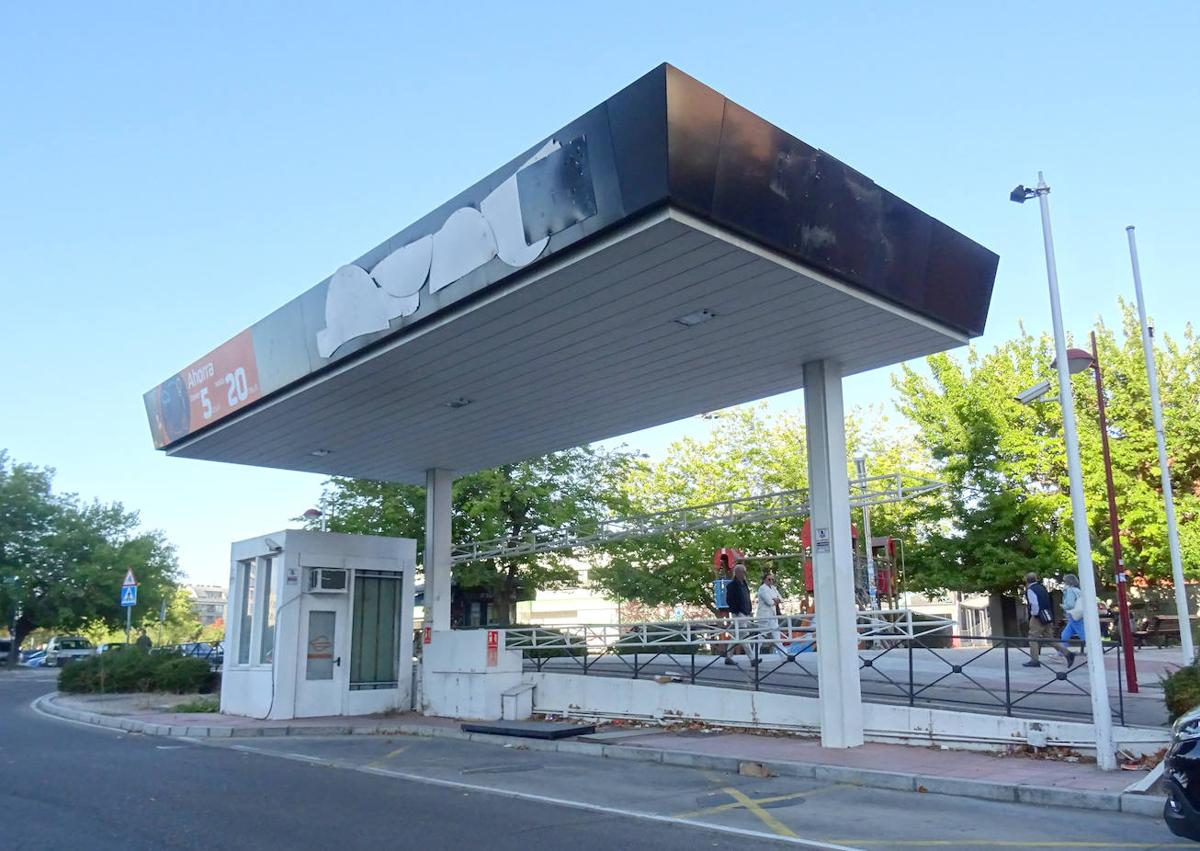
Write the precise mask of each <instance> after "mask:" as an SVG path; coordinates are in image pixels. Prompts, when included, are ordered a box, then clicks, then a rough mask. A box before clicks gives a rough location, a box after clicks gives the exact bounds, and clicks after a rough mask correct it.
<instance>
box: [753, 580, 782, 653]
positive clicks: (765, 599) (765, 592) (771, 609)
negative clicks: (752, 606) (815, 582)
mask: <svg viewBox="0 0 1200 851" xmlns="http://www.w3.org/2000/svg"><path fill="white" fill-rule="evenodd" d="M755 596H756V597H757V599H758V606H757V609H756V611H755V612H754V618H755V623H756V625H757V626H758V628H759V629H761V630H762V631H763V638H767V639H770V640H772V641H774V644H775V648H776V649H777V650H778V651H779V652H780V653H787V649H786V648H785V647H784V646H783V645H782V644H781V643H780V642H779V615H780V614H782V612H781V611H780V606H781V604H782V603H783V598H782V597H780V596H779V589H778V588H776V587H775V575H774V574H773V573H771V572H770V571H769V570H768V571H767V572H766V573H764V574H763V581H762V585H759V586H758V593H757V594H756V595H755Z"/></svg>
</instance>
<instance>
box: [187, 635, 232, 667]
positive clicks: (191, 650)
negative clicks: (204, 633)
mask: <svg viewBox="0 0 1200 851" xmlns="http://www.w3.org/2000/svg"><path fill="white" fill-rule="evenodd" d="M179 652H180V653H182V654H183V655H184V656H195V657H196V658H197V659H206V660H208V663H209V664H210V665H212V668H213V670H214V671H215V670H217V669H219V668H220V667H221V664H222V663H223V662H224V661H225V645H224V643H223V642H220V641H214V642H212V643H211V644H210V643H209V642H207V641H193V642H191V643H189V644H181V645H179Z"/></svg>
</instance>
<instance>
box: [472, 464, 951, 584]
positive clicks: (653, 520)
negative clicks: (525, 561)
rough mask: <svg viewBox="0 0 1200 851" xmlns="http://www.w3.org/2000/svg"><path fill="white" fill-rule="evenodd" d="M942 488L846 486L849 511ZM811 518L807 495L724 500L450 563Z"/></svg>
mask: <svg viewBox="0 0 1200 851" xmlns="http://www.w3.org/2000/svg"><path fill="white" fill-rule="evenodd" d="M943 487H945V485H944V484H943V483H942V482H937V481H934V480H933V479H925V478H921V477H920V476H911V475H908V474H907V473H889V474H887V475H882V476H868V477H867V478H865V479H852V480H851V481H850V507H851V508H862V507H863V506H875V505H888V504H890V503H895V502H903V501H904V500H906V499H912V498H913V497H917V496H922V495H924V494H928V493H932V492H934V491H936V490H939V489H941V488H943ZM808 513H809V502H808V491H806V490H789V491H776V492H775V493H768V494H762V495H761V496H748V497H743V498H740V499H727V500H722V501H721V502H710V503H706V504H704V505H689V506H685V507H684V508H673V509H670V510H668V511H658V512H655V513H653V514H642V515H637V516H634V517H620V518H613V519H610V520H601V521H598V522H596V523H591V524H588V525H586V526H567V527H565V528H561V529H546V530H541V531H536V532H531V533H530V534H528V535H524V536H522V537H520V538H497V539H494V540H490V541H472V542H470V543H466V544H457V545H455V546H454V548H453V549H452V550H451V553H450V562H451V563H452V564H465V563H468V562H473V561H484V560H486V559H493V558H513V557H517V556H528V555H536V554H538V553H549V552H559V551H562V550H573V549H582V548H587V547H596V546H602V545H604V544H611V543H616V542H618V541H624V540H629V539H632V538H651V537H655V536H658V535H669V534H671V533H673V532H690V531H694V530H698V529H711V528H714V527H718V526H744V525H748V524H752V523H763V522H767V521H770V520H781V519H783V518H786V517H803V516H806V515H807V514H808Z"/></svg>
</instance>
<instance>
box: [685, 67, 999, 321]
mask: <svg viewBox="0 0 1200 851" xmlns="http://www.w3.org/2000/svg"><path fill="white" fill-rule="evenodd" d="M665 73H666V85H667V101H668V106H667V115H668V129H667V133H668V148H669V150H670V154H671V159H670V166H669V169H670V196H671V201H672V203H673V204H676V205H678V206H680V207H683V208H684V209H687V210H689V211H691V212H693V213H696V214H698V215H700V216H701V217H703V218H705V219H709V220H711V221H712V222H714V223H716V224H720V225H724V226H725V227H727V228H729V229H730V230H732V231H734V232H735V233H740V234H742V235H744V236H746V237H748V238H750V239H752V240H754V241H755V242H758V243H759V244H761V245H764V246H767V247H769V248H773V249H775V250H777V251H780V252H782V253H783V254H785V255H786V256H788V257H790V258H792V259H794V260H796V261H797V262H800V263H803V264H805V265H808V266H812V267H814V268H816V269H820V270H822V271H824V272H828V273H829V274H831V275H833V276H834V277H836V278H839V279H842V280H844V281H846V282H848V283H851V284H854V285H857V286H858V287H860V288H862V289H863V290H866V291H867V292H870V293H873V294H875V295H878V296H881V297H883V298H886V299H888V300H889V301H892V302H894V303H895V304H898V305H901V306H903V307H907V308H909V309H911V310H915V311H916V312H918V313H920V314H922V315H924V316H927V317H929V318H931V319H935V320H937V321H938V322H942V323H945V324H947V325H950V326H951V327H954V328H957V329H959V330H962V331H965V332H967V333H968V334H971V335H978V334H981V333H983V328H984V322H985V320H986V318H987V308H988V302H989V301H990V298H991V288H992V281H993V279H994V278H995V273H996V264H997V257H996V255H994V254H992V253H991V252H990V251H987V250H986V249H984V248H982V246H979V245H978V244H976V243H974V242H972V241H971V240H970V239H967V238H966V237H965V236H963V235H961V234H959V233H956V232H955V231H952V230H950V229H949V228H947V227H945V225H942V224H941V223H940V222H938V221H937V220H936V219H933V218H932V217H930V216H928V215H926V214H925V213H922V212H921V211H920V210H918V209H917V208H915V207H913V206H912V205H911V204H908V203H907V202H905V201H904V200H902V199H900V198H898V197H896V196H895V195H894V194H892V193H891V192H888V191H887V190H885V189H883V188H882V187H880V186H879V185H878V184H876V183H875V182H874V181H873V180H871V179H870V178H868V177H866V176H865V175H863V174H860V173H859V172H857V171H855V170H854V169H852V168H850V167H849V166H847V165H846V164H845V163H842V162H840V161H839V160H837V159H836V158H834V157H832V156H830V155H829V154H827V153H825V152H824V151H821V150H818V149H816V148H813V147H812V146H811V145H807V144H805V143H804V142H802V141H800V140H799V139H797V138H795V137H794V136H791V135H789V134H788V133H785V132H784V131H783V130H780V129H779V128H778V127H775V126H774V125H772V124H770V123H769V122H767V121H764V120H763V119H762V118H759V117H758V116H757V115H755V114H753V113H752V112H750V111H748V110H746V109H744V108H743V107H740V106H738V105H737V104H735V103H733V102H732V101H729V100H727V99H726V98H724V97H722V96H721V95H719V94H718V93H716V92H714V91H712V90H711V89H709V88H707V87H706V86H704V85H702V84H701V83H698V82H697V81H695V80H693V79H692V78H690V77H688V76H687V75H686V74H683V73H682V72H680V71H677V70H676V69H674V68H667V69H666V71H665ZM935 255H936V256H935Z"/></svg>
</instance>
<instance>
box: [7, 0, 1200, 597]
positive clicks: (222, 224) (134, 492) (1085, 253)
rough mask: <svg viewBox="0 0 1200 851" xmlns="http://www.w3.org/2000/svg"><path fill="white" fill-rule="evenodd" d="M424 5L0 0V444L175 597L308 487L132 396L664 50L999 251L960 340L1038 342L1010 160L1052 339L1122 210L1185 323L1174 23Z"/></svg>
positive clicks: (1114, 251)
mask: <svg viewBox="0 0 1200 851" xmlns="http://www.w3.org/2000/svg"><path fill="white" fill-rule="evenodd" d="M438 5H441V4H420V5H417V4H412V5H404V4H400V3H378V4H373V3H356V2H347V3H341V4H332V3H321V4H317V3H295V2H289V3H270V2H255V3H241V2H171V3H150V2H145V3H108V4H105V3H83V2H77V3H74V4H39V3H30V4H5V5H4V7H3V10H0V80H3V81H4V84H3V86H0V287H2V295H3V307H2V308H0V330H2V333H0V358H2V363H3V368H2V369H0V447H6V448H7V449H8V450H9V452H10V453H11V454H12V455H13V456H14V457H15V458H17V459H19V460H23V461H30V462H35V463H39V464H47V465H52V466H54V467H56V468H57V469H58V471H59V472H58V480H57V481H58V485H59V486H60V487H61V488H63V489H67V490H73V491H77V492H79V493H80V494H82V495H84V496H86V497H93V496H98V497H101V498H104V499H116V500H121V501H122V502H124V503H125V504H126V505H127V506H129V507H132V508H136V509H139V510H140V511H141V512H142V517H143V519H144V521H145V523H146V524H147V525H148V526H150V527H156V528H161V529H163V530H164V531H165V532H166V533H167V535H168V536H169V537H170V539H171V540H172V541H174V542H175V543H176V544H177V545H178V547H179V552H180V557H181V563H182V565H183V567H184V569H185V570H186V571H187V573H188V574H189V575H191V576H192V577H194V578H195V579H196V580H200V581H210V582H223V581H224V580H225V576H226V573H227V570H228V552H229V550H228V547H229V542H230V541H231V540H235V539H238V538H243V537H249V536H251V535H255V534H259V533H263V532H266V531H269V530H274V529H276V528H280V527H283V526H285V525H287V519H288V518H289V517H292V516H295V515H296V514H298V513H299V512H301V511H303V510H304V509H305V508H307V507H309V506H310V505H311V504H312V503H313V502H314V501H315V499H316V496H317V494H318V492H319V485H320V479H319V478H317V477H312V476H306V475H301V474H293V473H284V472H278V471H269V470H255V469H250V468H240V467H233V466H228V465H223V464H212V463H205V462H196V461H185V460H177V459H169V458H166V457H165V456H162V455H161V454H159V453H156V452H155V451H154V450H153V449H152V448H151V442H150V434H149V431H148V429H147V425H146V421H145V415H144V411H143V408H142V403H141V394H142V392H143V391H145V390H146V389H148V388H149V387H151V386H152V385H154V384H156V383H158V382H159V381H161V380H163V379H164V378H166V377H167V376H169V375H170V374H171V373H173V372H175V371H176V370H178V369H180V368H182V367H183V366H184V365H186V364H187V363H189V362H190V361H192V360H193V359H194V358H195V357H197V356H199V355H201V354H203V353H204V352H206V351H208V350H210V349H211V348H212V347H213V346H214V345H216V344H217V343H219V342H221V341H223V340H225V339H227V338H228V337H230V336H232V335H233V334H235V333H237V332H238V331H240V330H242V329H243V328H245V327H247V326H248V325H249V324H250V323H251V322H253V321H255V320H256V319H258V318H260V317H262V316H264V315H265V314H266V313H268V312H269V311H271V310H272V309H274V308H275V307H277V306H279V305H281V304H282V303H284V302H285V301H286V300H288V299H289V298H291V297H292V296H294V295H296V294H298V293H300V292H301V291H302V290H304V289H306V288H307V287H309V286H311V285H312V284H313V283H315V282H316V281H318V280H320V279H321V278H322V277H324V276H325V275H327V274H329V273H330V272H331V271H332V270H333V269H335V268H336V267H337V266H339V265H341V264H342V263H344V262H346V261H347V260H349V259H351V258H353V257H356V256H358V255H359V254H360V253H362V252H363V251H364V250H366V249H367V248H370V247H371V246H373V245H375V244H376V243H377V242H379V241H380V240H381V239H383V238H385V237H388V236H390V235H391V234H393V233H394V232H396V231H397V230H399V229H400V228H401V227H402V226H403V225H406V224H407V223H409V222H410V221H412V220H413V219H415V218H417V217H418V216H420V215H422V214H424V213H425V212H427V211H429V210H430V209H432V208H433V207H434V206H436V205H437V204H439V203H441V202H442V201H444V200H445V199H447V198H448V197H450V196H452V195H453V194H455V193H456V192H458V191H459V190H461V189H463V188H465V187H467V186H469V185H470V184H472V183H474V182H475V181H476V180H477V179H478V178H480V177H482V176H484V175H485V174H487V173H489V172H490V171H491V170H493V169H494V168H495V167H497V166H498V165H500V164H502V163H504V162H506V161H507V160H508V159H509V158H510V157H512V156H514V155H515V154H517V153H519V152H520V151H522V150H524V149H525V148H526V147H528V146H529V145H531V144H533V143H534V142H536V141H537V140H538V139H540V138H542V137H544V136H545V135H546V134H548V133H550V132H552V131H553V130H555V129H556V128H558V127H559V126H561V125H562V124H564V123H566V122H567V121H569V120H571V119H573V118H575V117H576V116H577V115H579V114H581V113H582V112H584V111H585V110H587V109H589V108H590V107H592V106H594V105H595V104H597V103H599V102H600V101H602V100H604V99H605V98H607V97H608V96H609V95H611V94H612V93H614V92H615V91H617V90H618V89H620V88H621V87H622V86H624V85H625V84H627V83H629V82H631V81H632V80H634V79H635V78H636V77H638V76H640V75H641V74H642V73H644V72H646V71H647V70H649V69H650V68H652V67H653V66H655V65H657V64H658V63H660V62H663V61H669V62H671V63H672V64H675V65H676V66H678V67H679V68H681V69H683V70H684V71H686V72H688V73H690V74H692V75H693V76H695V77H697V78H699V79H700V80H701V81H703V82H705V83H707V84H709V85H710V86H713V87H714V88H716V89H717V90H719V91H721V92H722V93H724V94H726V95H728V96H729V97H731V98H733V99H734V100H737V101H739V102H740V103H742V104H743V105H745V106H746V107H748V108H749V109H751V110H753V111H755V112H757V113H759V114H760V115H762V116H764V117H765V118H767V119H769V120H771V121H773V122H774V123H776V124H778V125H779V126H781V127H783V128H784V129H786V130H788V131H790V132H791V133H793V134H795V135H797V136H799V137H800V138H802V139H804V140H805V141H807V142H809V143H810V144H813V145H816V146H818V147H821V148H824V149H825V150H827V151H829V152H830V153H832V154H833V155H835V156H837V157H838V158H840V159H842V160H844V161H845V162H847V163H849V164H850V165H852V166H854V167H855V168H857V169H859V170H860V171H862V172H864V173H865V174H867V175H868V176H870V177H871V178H873V179H874V180H876V181H877V182H878V183H880V184H881V185H883V186H885V187H887V188H888V189H891V190H892V191H894V192H896V193H898V194H899V195H900V196H902V197H903V198H905V199H907V200H908V201H910V202H912V203H914V204H916V205H917V206H918V207H920V208H921V209H923V210H926V211H927V212H929V213H931V214H933V215H935V216H937V217H938V218H940V219H942V220H943V221H945V222H947V223H948V224H950V225H951V226H953V227H955V228H957V229H959V230H961V231H963V232H964V233H966V234H967V235H969V236H971V237H973V238H974V239H976V240H978V241H980V242H982V243H983V244H984V245H987V246H988V247H989V248H991V249H992V250H994V251H996V252H997V253H998V254H999V255H1000V257H1001V261H1000V274H999V279H998V280H997V282H996V291H995V298H994V300H993V303H992V311H991V318H990V320H989V323H988V331H987V334H986V336H985V337H984V338H983V339H982V340H981V341H980V342H981V345H983V346H990V345H992V344H994V343H996V342H999V341H1002V340H1003V339H1004V338H1006V337H1007V336H1009V335H1011V334H1012V333H1013V331H1014V329H1015V328H1016V324H1017V322H1018V321H1019V320H1020V319H1025V320H1026V322H1027V324H1028V325H1029V327H1030V328H1032V329H1034V330H1041V329H1043V328H1046V327H1048V325H1049V319H1048V316H1049V314H1048V307H1047V297H1046V288H1045V276H1044V267H1043V261H1042V255H1041V239H1040V231H1039V225H1038V216H1037V210H1036V208H1034V207H1033V206H1032V205H1025V206H1024V207H1018V206H1017V205H1015V204H1010V203H1008V201H1007V200H1006V198H1007V194H1008V192H1009V190H1010V189H1011V188H1012V187H1013V186H1014V185H1015V184H1017V183H1021V182H1024V183H1032V182H1033V181H1034V180H1035V179H1036V173H1037V170H1038V169H1043V170H1045V172H1046V176H1047V180H1048V181H1049V183H1050V184H1051V186H1052V187H1053V194H1052V196H1051V197H1052V201H1053V207H1054V217H1055V226H1056V239H1057V243H1058V250H1059V255H1058V257H1059V271H1060V275H1061V279H1062V293H1063V302H1064V310H1065V314H1066V323H1067V326H1068V328H1069V329H1070V330H1073V331H1075V332H1076V333H1079V334H1082V333H1084V332H1086V330H1087V329H1088V327H1089V325H1090V323H1092V322H1093V321H1094V320H1095V319H1096V317H1097V316H1098V315H1102V316H1103V317H1105V318H1106V319H1108V320H1109V321H1112V320H1113V319H1114V318H1115V316H1116V313H1117V297H1118V295H1122V294H1128V293H1130V292H1131V288H1130V280H1129V263H1128V257H1127V253H1126V246H1125V234H1124V230H1123V228H1124V226H1125V225H1126V224H1131V223H1132V224H1136V225H1138V229H1139V244H1140V248H1141V253H1142V263H1143V273H1144V276H1145V281H1146V288H1147V298H1148V301H1149V302H1150V308H1151V312H1152V313H1156V314H1157V319H1158V324H1159V326H1160V327H1161V328H1163V329H1164V330H1166V331H1168V332H1172V331H1174V332H1178V331H1179V330H1181V329H1182V327H1183V324H1184V323H1185V322H1187V321H1189V320H1191V319H1192V317H1193V315H1194V313H1195V311H1196V304H1197V298H1196V295H1195V294H1196V292H1197V280H1196V271H1195V260H1194V256H1195V245H1196V242H1197V237H1196V233H1195V229H1196V226H1197V223H1200V201H1198V198H1200V177H1198V176H1197V174H1198V171H1200V170H1198V169H1197V165H1196V160H1197V153H1198V152H1200V143H1198V142H1197V137H1200V116H1198V110H1200V96H1198V91H1200V89H1198V88H1197V85H1198V81H1200V61H1198V59H1197V56H1198V55H1200V53H1198V51H1197V49H1196V44H1197V41H1198V38H1200V4H1197V3H1194V2H1179V3H1166V2H1163V3H1149V4H1138V5H1136V6H1130V5H1129V4H1127V3H1097V2H1090V3H1073V2H1063V3H1045V2H1039V3H1004V4H993V8H992V9H990V10H989V9H987V8H985V5H984V4H977V3H950V2H946V3H937V4H934V3H927V4H926V3H904V4H899V3H882V2H880V3H868V4H854V3H819V4H818V3H804V2H790V3H783V4H778V5H770V4H765V3H764V4H757V3H756V4H730V3H723V4H717V3H713V4H705V3H696V2H689V3H647V2H640V3H609V4H598V5H597V4H592V5H584V6H580V5H579V4H569V3H568V4H547V3H538V4H519V3H496V4H487V5H486V6H484V5H483V4H480V6H479V8H477V9H475V8H472V9H469V10H462V11H458V12H444V11H440V10H439V11H435V8H436V6H438ZM847 396H848V401H849V403H850V404H868V403H871V402H878V401H880V400H886V399H888V398H890V396H891V390H890V382H889V377H888V373H887V371H883V372H879V373H875V374H871V375H867V376H861V377H857V378H854V379H852V380H850V381H849V382H848V386H847ZM795 402H796V399H795V397H794V395H791V394H790V395H789V396H787V397H783V398H782V400H780V402H779V403H781V404H795ZM703 428H704V423H703V422H702V421H699V420H694V421H690V422H688V423H685V424H681V425H679V426H676V427H673V428H662V429H657V430H655V431H654V432H652V433H644V434H642V435H635V436H633V437H632V438H631V439H630V442H631V443H632V444H633V445H636V446H638V447H640V448H643V449H646V450H648V451H650V452H652V453H657V452H660V451H661V448H662V447H663V446H665V444H666V442H667V441H668V440H669V439H671V438H672V437H674V436H677V435H679V434H681V433H683V432H684V430H691V431H695V430H697V429H703Z"/></svg>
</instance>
